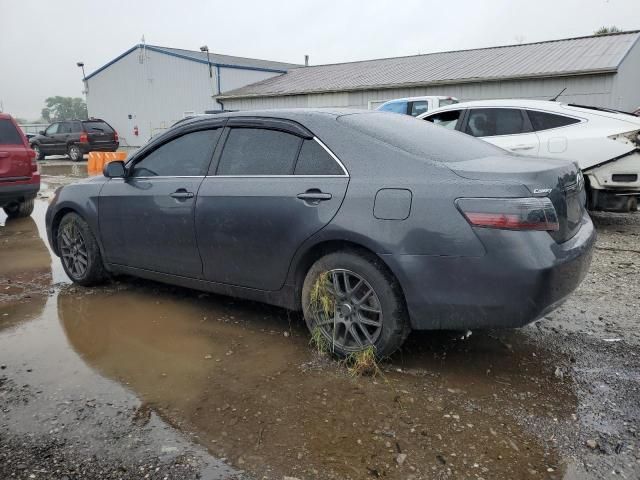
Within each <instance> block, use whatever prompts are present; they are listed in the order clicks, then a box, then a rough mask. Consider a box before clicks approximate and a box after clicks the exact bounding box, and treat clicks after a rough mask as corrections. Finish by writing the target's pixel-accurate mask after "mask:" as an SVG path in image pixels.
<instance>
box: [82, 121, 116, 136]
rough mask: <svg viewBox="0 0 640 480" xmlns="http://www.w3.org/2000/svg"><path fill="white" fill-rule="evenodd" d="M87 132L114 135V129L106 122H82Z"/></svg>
mask: <svg viewBox="0 0 640 480" xmlns="http://www.w3.org/2000/svg"><path fill="white" fill-rule="evenodd" d="M82 124H83V125H84V129H85V130H86V131H87V132H91V131H98V132H104V133H113V128H111V126H109V124H108V123H106V122H82Z"/></svg>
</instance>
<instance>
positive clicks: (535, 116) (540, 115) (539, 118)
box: [527, 110, 580, 132]
mask: <svg viewBox="0 0 640 480" xmlns="http://www.w3.org/2000/svg"><path fill="white" fill-rule="evenodd" d="M527 115H529V120H531V126H532V127H533V130H534V131H535V132H539V131H540V130H549V129H551V128H559V127H565V126H567V125H571V124H573V123H580V120H578V119H577V118H572V117H565V116H564V115H557V114H555V113H547V112H538V111H536V110H527Z"/></svg>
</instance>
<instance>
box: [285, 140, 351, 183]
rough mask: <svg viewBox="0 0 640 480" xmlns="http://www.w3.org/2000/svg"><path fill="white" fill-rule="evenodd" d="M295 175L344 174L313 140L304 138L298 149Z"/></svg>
mask: <svg viewBox="0 0 640 480" xmlns="http://www.w3.org/2000/svg"><path fill="white" fill-rule="evenodd" d="M294 174H295V175H344V171H343V170H342V168H341V167H340V165H338V163H337V162H336V161H335V160H334V159H333V157H331V155H329V154H328V153H327V151H326V150H325V149H324V148H322V146H321V145H320V144H319V143H318V142H316V141H315V140H305V141H304V143H303V144H302V148H301V149H300V155H299V156H298V163H296V168H295V171H294Z"/></svg>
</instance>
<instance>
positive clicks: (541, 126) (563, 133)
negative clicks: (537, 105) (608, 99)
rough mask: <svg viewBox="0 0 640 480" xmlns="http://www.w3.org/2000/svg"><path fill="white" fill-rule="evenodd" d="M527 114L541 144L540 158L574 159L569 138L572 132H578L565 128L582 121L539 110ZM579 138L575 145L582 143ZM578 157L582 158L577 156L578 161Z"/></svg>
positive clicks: (527, 111) (529, 111)
mask: <svg viewBox="0 0 640 480" xmlns="http://www.w3.org/2000/svg"><path fill="white" fill-rule="evenodd" d="M526 114H527V116H528V117H529V121H530V122H531V127H532V129H533V131H534V132H535V133H536V135H537V137H538V140H539V142H540V156H545V157H560V158H571V157H572V155H571V152H570V151H569V147H570V145H569V138H568V136H569V135H571V133H570V132H571V131H573V132H574V134H575V133H576V132H575V130H573V129H567V128H565V127H568V126H569V125H573V124H576V123H580V122H581V119H579V118H574V117H569V116H566V115H560V114H557V113H551V112H543V111H539V110H526ZM577 137H578V138H577V142H573V143H574V145H575V143H579V142H580V141H581V139H580V136H577ZM574 153H575V152H574ZM583 156H584V155H583ZM578 157H580V155H575V158H576V160H577V159H579V158H578Z"/></svg>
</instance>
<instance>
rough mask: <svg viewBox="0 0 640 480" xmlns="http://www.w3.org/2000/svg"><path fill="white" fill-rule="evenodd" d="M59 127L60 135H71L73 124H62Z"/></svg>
mask: <svg viewBox="0 0 640 480" xmlns="http://www.w3.org/2000/svg"><path fill="white" fill-rule="evenodd" d="M59 125H60V126H59V127H58V133H71V122H62V123H60V124H59Z"/></svg>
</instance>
